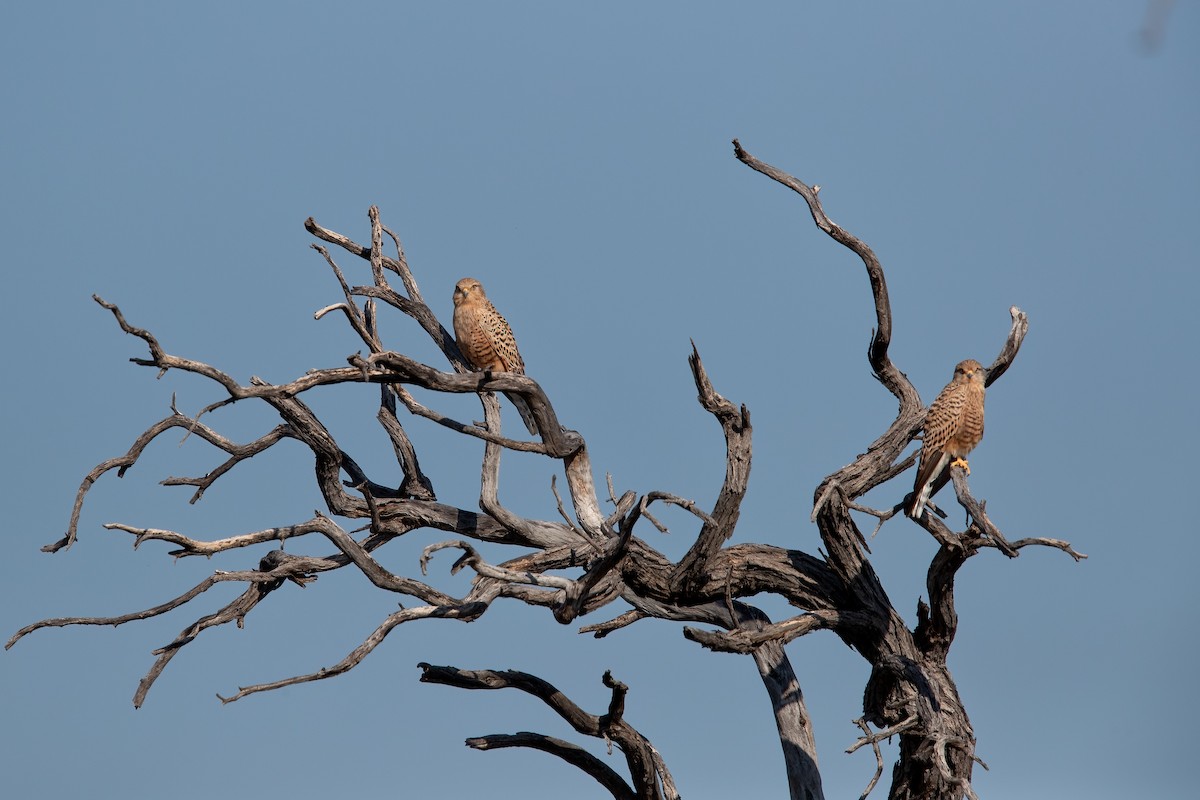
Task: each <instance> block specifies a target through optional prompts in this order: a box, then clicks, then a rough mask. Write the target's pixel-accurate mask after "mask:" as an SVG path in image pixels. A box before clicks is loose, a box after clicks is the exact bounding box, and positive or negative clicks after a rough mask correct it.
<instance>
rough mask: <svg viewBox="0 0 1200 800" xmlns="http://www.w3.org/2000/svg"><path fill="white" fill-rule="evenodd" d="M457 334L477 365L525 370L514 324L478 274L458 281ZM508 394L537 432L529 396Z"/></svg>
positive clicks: (496, 369)
mask: <svg viewBox="0 0 1200 800" xmlns="http://www.w3.org/2000/svg"><path fill="white" fill-rule="evenodd" d="M454 336H455V338H456V339H458V349H459V350H461V351H462V354H463V355H464V356H466V357H467V361H469V362H471V365H472V366H473V367H475V368H476V369H479V370H490V371H492V372H515V373H516V374H518V375H524V374H525V362H524V361H522V360H521V353H520V352H519V351H518V350H517V340H516V339H515V338H514V337H513V332H512V328H510V327H509V326H508V321H507V320H505V319H504V317H502V316H500V312H499V311H497V310H496V307H495V306H494V305H492V301H491V300H488V298H487V295H486V294H485V293H484V291H483V284H481V283H480V282H479V281H477V280H475V279H474V278H463V279H462V280H460V281H459V282H458V283H456V284H455V285H454ZM504 396H505V397H507V398H508V399H509V400H510V401H511V402H512V404H513V405H514V406H516V408H517V412H518V413H520V415H521V419H522V421H524V423H525V427H526V428H528V429H529V432H530V433H531V434H534V435H537V432H538V429H537V424H536V423H535V422H534V419H533V412H532V411H531V410H530V408H529V404H528V403H526V402H525V398H523V397H521V396H520V395H518V394H515V393H508V392H505V395H504Z"/></svg>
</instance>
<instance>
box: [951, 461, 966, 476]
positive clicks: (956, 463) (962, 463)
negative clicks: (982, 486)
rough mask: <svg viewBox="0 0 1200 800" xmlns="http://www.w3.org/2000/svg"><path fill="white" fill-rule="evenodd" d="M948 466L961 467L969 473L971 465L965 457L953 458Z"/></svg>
mask: <svg viewBox="0 0 1200 800" xmlns="http://www.w3.org/2000/svg"><path fill="white" fill-rule="evenodd" d="M950 466H952V467H962V468H963V469H965V470H966V471H967V474H968V475H970V474H971V465H970V464H968V463H967V460H966V459H965V458H956V459H954V460H953V461H951V462H950Z"/></svg>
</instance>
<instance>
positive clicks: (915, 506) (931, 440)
mask: <svg viewBox="0 0 1200 800" xmlns="http://www.w3.org/2000/svg"><path fill="white" fill-rule="evenodd" d="M986 377H987V372H986V371H985V370H984V368H983V366H982V365H981V364H980V363H979V362H978V361H975V360H974V359H967V360H966V361H961V362H959V364H958V366H956V367H955V368H954V378H953V379H951V381H950V383H948V384H946V388H945V389H942V393H941V394H939V395H938V396H937V399H936V400H934V401H933V405H931V406H930V407H929V413H928V414H927V415H926V416H925V441H924V445H923V446H922V448H921V460H920V465H919V466H918V467H917V479H916V481H915V483H914V484H913V502H912V505H911V506H910V507H909V509H908V515H909V516H910V517H912V518H913V519H919V518H920V516H921V513H922V511H923V510H924V508H925V504H926V503H927V502H928V501H929V498H930V496H931V495H932V493H933V488H934V485H935V482H936V481H937V480H938V478H939V477H940V476H941V474H942V471H943V470H945V469H946V467H947V466H948V465H955V466H961V467H963V468H964V469H966V470H967V474H968V475H969V474H970V473H971V468H970V467H969V466H968V465H967V460H966V456H967V454H968V453H970V452H971V451H972V450H973V449H975V446H976V445H977V444H979V442H980V440H982V439H983V397H984V380H985V379H986ZM938 488H940V485H939V487H938Z"/></svg>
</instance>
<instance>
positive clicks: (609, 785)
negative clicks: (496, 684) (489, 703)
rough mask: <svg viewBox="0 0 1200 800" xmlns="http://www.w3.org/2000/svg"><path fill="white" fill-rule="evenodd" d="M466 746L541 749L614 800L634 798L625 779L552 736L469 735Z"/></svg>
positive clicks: (584, 753) (578, 749) (525, 732)
mask: <svg viewBox="0 0 1200 800" xmlns="http://www.w3.org/2000/svg"><path fill="white" fill-rule="evenodd" d="M466 745H467V747H470V748H472V749H475V750H500V749H503V748H506V747H527V748H529V749H531V750H541V751H542V752H543V753H549V754H550V755H552V756H556V757H558V758H561V759H562V760H563V761H565V762H567V763H568V764H570V765H571V766H573V767H577V768H578V769H580V770H582V771H583V772H585V773H586V774H588V775H589V776H591V777H592V778H593V779H594V780H595V781H596V782H597V783H599V784H600V785H601V786H603V787H604V788H605V789H606V790H607V791H608V792H609V794H611V795H612V796H613V797H614V798H615V800H636V798H637V795H635V794H634V792H633V789H631V788H630V787H629V784H628V783H626V782H625V779H624V778H622V777H621V776H620V775H618V774H617V772H616V770H614V769H613V768H612V767H610V766H608V765H607V764H605V763H604V762H603V761H601V760H600V759H599V758H597V757H596V756H594V755H592V754H591V753H589V752H588V751H587V750H584V749H583V748H582V747H580V746H579V745H577V744H572V743H571V742H566V741H563V740H562V739H556V738H554V737H553V736H546V735H545V734H541V733H529V732H528V731H521V732H520V733H508V734H505V733H493V734H489V735H487V736H472V737H471V738H469V739H467V741H466Z"/></svg>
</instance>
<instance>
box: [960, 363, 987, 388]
mask: <svg viewBox="0 0 1200 800" xmlns="http://www.w3.org/2000/svg"><path fill="white" fill-rule="evenodd" d="M986 379H987V370H986V369H984V368H983V365H982V364H980V363H979V362H978V361H976V360H975V359H973V358H968V359H967V360H966V361H960V362H958V365H957V366H955V367H954V380H956V381H970V382H973V383H979V384H982V383H983V382H984V380H986Z"/></svg>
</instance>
